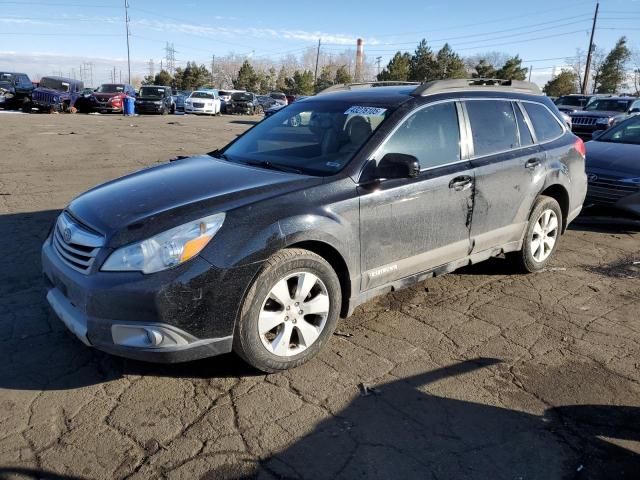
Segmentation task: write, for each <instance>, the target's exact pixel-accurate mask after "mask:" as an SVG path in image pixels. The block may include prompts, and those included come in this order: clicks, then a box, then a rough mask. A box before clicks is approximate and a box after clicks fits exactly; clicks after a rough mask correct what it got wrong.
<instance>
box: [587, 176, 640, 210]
mask: <svg viewBox="0 0 640 480" xmlns="http://www.w3.org/2000/svg"><path fill="white" fill-rule="evenodd" d="M638 191H640V188H638V187H637V186H634V185H629V184H628V183H624V182H621V181H620V180H619V179H617V178H613V177H600V176H598V178H597V179H595V180H591V181H589V186H588V189H587V201H589V202H591V203H596V204H600V205H613V204H614V203H616V202H618V200H620V199H622V198H624V197H626V196H628V195H631V194H633V193H637V192H638Z"/></svg>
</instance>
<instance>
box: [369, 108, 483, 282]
mask: <svg viewBox="0 0 640 480" xmlns="http://www.w3.org/2000/svg"><path fill="white" fill-rule="evenodd" d="M460 112H461V110H460V107H459V106H458V105H457V104H456V102H454V101H447V102H441V103H436V104H431V105H426V106H424V107H422V108H420V109H419V110H417V111H414V112H413V113H411V114H410V115H409V116H408V117H407V118H405V119H404V120H403V121H402V122H401V123H400V124H399V126H398V127H397V128H396V129H395V130H394V131H393V132H392V133H391V135H390V136H389V137H388V138H387V139H386V140H385V142H384V143H383V144H382V145H381V147H380V148H379V149H378V151H377V153H376V154H375V155H374V160H375V161H376V162H377V163H379V162H380V160H382V158H383V157H384V156H385V155H386V154H388V153H402V154H408V155H413V156H415V157H416V158H417V159H418V161H419V162H420V170H421V171H420V174H419V176H418V177H417V178H406V179H390V180H382V181H381V182H379V183H378V184H376V186H375V187H371V184H369V185H361V186H359V187H358V189H359V195H360V244H361V272H362V282H361V290H362V291H365V290H369V289H371V288H375V287H378V286H381V285H384V284H387V283H389V282H392V281H394V280H398V279H401V278H404V277H407V276H410V275H413V274H416V273H420V272H423V271H426V270H430V269H433V268H436V267H438V266H440V265H444V264H446V263H448V262H451V261H453V260H457V259H459V258H463V257H465V256H467V255H468V253H469V251H470V247H471V244H470V239H469V233H470V225H471V213H472V208H473V199H472V192H473V182H474V176H473V170H472V167H471V165H470V164H469V162H468V161H467V160H466V159H464V158H465V155H464V154H463V152H462V148H461V145H462V142H461V135H460V132H461V131H464V130H463V129H462V128H461V125H462V124H461V120H460V119H461V118H462V115H460Z"/></svg>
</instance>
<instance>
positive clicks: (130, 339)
mask: <svg viewBox="0 0 640 480" xmlns="http://www.w3.org/2000/svg"><path fill="white" fill-rule="evenodd" d="M111 338H112V340H113V343H114V344H115V345H122V346H123V347H132V348H158V349H163V348H171V347H179V346H182V345H188V344H189V343H192V342H194V341H197V339H196V338H195V337H193V336H191V335H189V334H188V333H187V332H183V331H182V330H180V329H179V328H176V327H172V326H170V325H158V324H147V325H145V324H138V325H136V324H127V325H122V324H116V325H112V326H111Z"/></svg>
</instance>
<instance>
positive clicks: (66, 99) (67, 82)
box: [31, 77, 84, 112]
mask: <svg viewBox="0 0 640 480" xmlns="http://www.w3.org/2000/svg"><path fill="white" fill-rule="evenodd" d="M83 90H84V84H83V83H82V82H81V81H79V80H74V79H72V78H65V77H42V78H41V79H40V85H39V86H38V88H36V89H35V90H34V91H33V94H32V96H31V98H32V104H33V106H34V107H36V108H37V109H38V110H39V111H41V112H73V111H75V109H76V106H75V105H76V101H77V100H78V99H79V98H81V97H82V95H83Z"/></svg>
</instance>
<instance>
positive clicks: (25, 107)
mask: <svg viewBox="0 0 640 480" xmlns="http://www.w3.org/2000/svg"><path fill="white" fill-rule="evenodd" d="M32 107H33V105H32V104H31V100H29V99H28V98H25V99H24V101H23V102H22V111H23V112H24V113H31V110H32V109H33V108H32Z"/></svg>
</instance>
